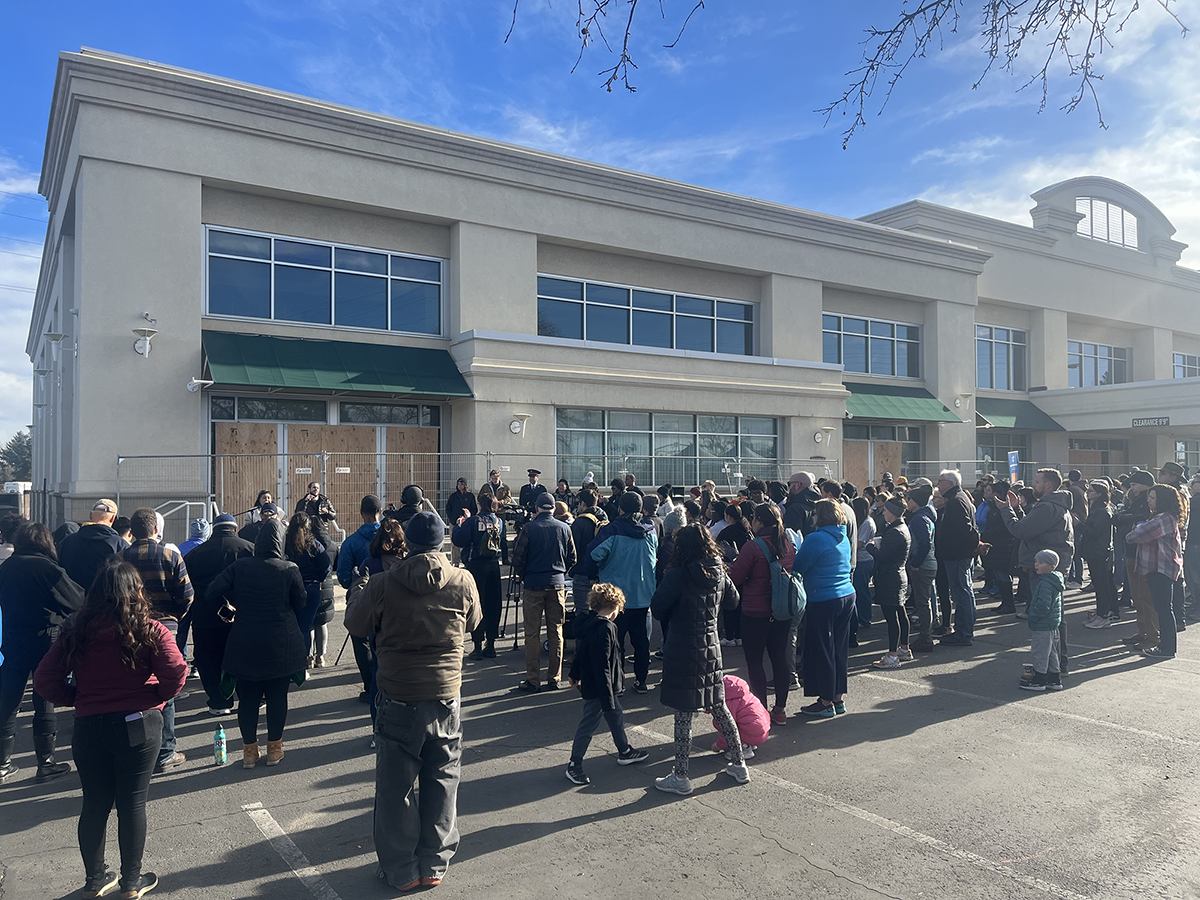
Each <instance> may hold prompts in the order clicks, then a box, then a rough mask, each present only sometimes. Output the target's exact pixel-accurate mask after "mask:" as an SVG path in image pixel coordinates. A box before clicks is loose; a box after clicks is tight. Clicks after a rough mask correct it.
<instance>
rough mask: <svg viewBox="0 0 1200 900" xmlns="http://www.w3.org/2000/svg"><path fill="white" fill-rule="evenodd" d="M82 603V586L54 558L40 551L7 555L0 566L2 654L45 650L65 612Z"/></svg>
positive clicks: (63, 620) (20, 653)
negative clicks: (2, 623) (2, 618)
mask: <svg viewBox="0 0 1200 900" xmlns="http://www.w3.org/2000/svg"><path fill="white" fill-rule="evenodd" d="M81 606H83V588H81V587H80V586H79V585H77V584H76V583H75V582H74V581H72V580H71V579H70V578H69V577H68V576H67V573H66V572H65V571H64V570H63V569H62V567H61V566H59V565H58V563H56V562H55V561H54V560H52V559H51V558H50V557H48V556H43V555H42V554H41V553H29V554H25V553H22V554H19V555H17V556H10V557H9V558H8V560H7V561H6V562H5V563H4V565H2V566H0V610H3V613H4V637H3V640H4V644H3V646H4V655H5V656H8V657H12V658H13V659H16V658H18V657H19V656H21V655H22V654H23V653H25V652H26V651H28V650H29V649H30V646H27V645H31V644H35V643H36V645H37V646H38V647H39V648H40V650H39V651H38V654H37V655H38V656H39V657H40V656H41V654H42V653H45V652H46V648H47V647H48V646H49V641H50V640H53V638H54V636H55V634H56V633H57V629H58V628H59V626H61V625H62V624H63V622H65V621H66V619H67V616H69V615H71V613H73V612H75V610H77V609H79V607H81Z"/></svg>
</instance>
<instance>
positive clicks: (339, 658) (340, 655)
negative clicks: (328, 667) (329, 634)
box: [333, 631, 350, 668]
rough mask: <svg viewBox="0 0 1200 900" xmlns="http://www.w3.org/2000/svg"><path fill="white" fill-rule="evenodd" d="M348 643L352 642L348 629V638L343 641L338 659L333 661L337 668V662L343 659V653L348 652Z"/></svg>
mask: <svg viewBox="0 0 1200 900" xmlns="http://www.w3.org/2000/svg"><path fill="white" fill-rule="evenodd" d="M348 643H350V632H348V631H347V632H346V639H345V640H344V641H342V649H341V650H339V651H338V655H337V659H335V660H334V661H333V665H334V667H335V668H336V666H337V664H338V663H340V662H341V661H342V654H343V653H345V652H346V645H347V644H348Z"/></svg>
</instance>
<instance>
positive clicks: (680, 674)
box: [650, 559, 741, 712]
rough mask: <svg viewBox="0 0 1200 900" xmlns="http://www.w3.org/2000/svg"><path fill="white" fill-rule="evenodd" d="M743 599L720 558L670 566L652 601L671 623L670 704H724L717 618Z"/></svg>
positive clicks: (666, 693)
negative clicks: (675, 566) (723, 610)
mask: <svg viewBox="0 0 1200 900" xmlns="http://www.w3.org/2000/svg"><path fill="white" fill-rule="evenodd" d="M740 599H741V598H740V597H739V596H738V590H737V588H736V587H734V586H733V582H732V581H730V580H729V575H728V574H726V572H725V567H724V566H723V565H721V561H720V560H718V559H707V560H704V561H703V562H692V563H689V564H688V565H686V566H683V567H680V568H671V569H668V570H667V573H666V575H664V576H663V580H662V584H660V585H659V586H658V590H657V591H655V592H654V597H653V598H652V599H651V601H650V609H651V611H652V612H653V613H654V618H656V619H658V620H659V621H660V622H663V623H664V624H666V623H669V630H668V631H667V640H666V644H665V645H664V647H663V676H662V691H661V696H662V702H663V703H664V704H665V705H667V706H670V707H671V708H673V709H677V710H679V711H681V712H688V711H694V710H701V709H712V707H713V705H714V704H715V703H718V702H721V703H723V702H725V685H724V682H723V681H722V679H723V678H724V676H725V673H724V672H723V671H722V667H721V642H720V639H719V638H718V637H717V616H718V614H719V613H720V611H721V610H722V609H733V608H734V607H736V606H737V605H738V600H740Z"/></svg>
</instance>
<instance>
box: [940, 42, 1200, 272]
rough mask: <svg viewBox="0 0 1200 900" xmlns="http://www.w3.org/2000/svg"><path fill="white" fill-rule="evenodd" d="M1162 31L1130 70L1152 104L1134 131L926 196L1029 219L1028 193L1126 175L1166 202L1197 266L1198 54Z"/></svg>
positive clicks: (1186, 259)
mask: <svg viewBox="0 0 1200 900" xmlns="http://www.w3.org/2000/svg"><path fill="white" fill-rule="evenodd" d="M1159 30H1160V31H1162V29H1161V28H1160V29H1159ZM1156 33H1157V32H1156ZM1162 33H1163V40H1162V41H1161V43H1160V44H1159V45H1158V46H1157V47H1155V48H1152V49H1150V50H1142V51H1141V54H1140V57H1141V58H1143V60H1149V62H1147V63H1145V64H1143V65H1142V66H1141V67H1139V68H1135V69H1130V70H1128V71H1127V77H1129V80H1130V83H1131V84H1132V85H1133V86H1134V87H1135V89H1136V90H1137V91H1139V92H1140V93H1141V94H1142V95H1143V96H1142V97H1141V98H1140V101H1138V100H1135V101H1130V102H1131V104H1133V103H1137V102H1141V103H1144V104H1146V107H1147V108H1150V109H1153V114H1152V115H1151V116H1150V118H1149V120H1148V124H1147V125H1144V126H1143V127H1142V130H1141V133H1140V134H1138V135H1137V136H1136V137H1133V138H1131V139H1129V140H1126V141H1123V142H1117V141H1109V142H1108V143H1107V144H1106V145H1105V146H1101V147H1098V148H1096V149H1088V150H1080V151H1076V152H1073V153H1065V154H1060V155H1056V156H1049V155H1044V154H1042V155H1036V156H1027V157H1025V158H1015V159H1013V160H1012V162H1011V163H1009V164H1008V165H1006V166H1002V167H999V168H996V169H994V170H992V171H989V173H988V175H986V176H985V177H983V178H978V179H975V180H973V181H968V182H966V183H962V184H959V185H949V184H946V183H941V184H934V185H931V186H930V187H929V188H927V189H926V190H924V191H922V192H921V193H920V196H921V198H922V199H925V200H930V201H932V202H935V203H941V204H944V205H946V206H953V207H957V208H959V209H966V210H970V211H972V212H977V213H981V214H983V215H988V216H994V217H995V218H999V219H1006V220H1009V221H1013V222H1018V223H1020V224H1022V225H1028V224H1029V223H1030V222H1029V209H1030V208H1031V207H1032V205H1033V204H1032V201H1030V199H1029V195H1030V194H1031V193H1033V192H1034V191H1036V190H1039V189H1040V188H1043V187H1046V186H1047V185H1051V184H1055V183H1056V182H1059V181H1062V180H1064V179H1066V178H1073V177H1076V176H1078V175H1103V176H1105V177H1108V178H1114V179H1116V180H1117V181H1121V182H1124V183H1125V184H1127V185H1129V186H1130V187H1132V188H1133V189H1134V190H1136V191H1139V192H1140V193H1142V194H1144V195H1145V196H1146V197H1147V199H1149V200H1150V202H1151V203H1153V204H1154V205H1155V206H1157V207H1158V208H1159V209H1161V210H1162V211H1163V213H1164V215H1166V217H1167V218H1168V219H1170V220H1171V222H1172V223H1173V224H1174V225H1175V227H1176V229H1177V230H1176V233H1175V239H1176V240H1179V241H1183V242H1184V243H1187V244H1191V245H1192V246H1191V248H1190V249H1189V250H1186V251H1184V255H1183V258H1182V259H1181V260H1180V262H1181V263H1182V264H1183V265H1186V266H1192V267H1200V129H1198V128H1197V125H1200V107H1198V106H1197V104H1196V102H1195V85H1196V84H1198V83H1200V56H1197V55H1196V54H1194V53H1193V52H1191V51H1192V50H1193V48H1192V47H1191V44H1190V43H1186V42H1184V41H1180V40H1179V39H1178V37H1177V36H1176V35H1177V32H1176V35H1170V33H1169V32H1165V31H1163V32H1162ZM1135 37H1137V36H1135ZM1009 155H1011V151H1010V152H1009Z"/></svg>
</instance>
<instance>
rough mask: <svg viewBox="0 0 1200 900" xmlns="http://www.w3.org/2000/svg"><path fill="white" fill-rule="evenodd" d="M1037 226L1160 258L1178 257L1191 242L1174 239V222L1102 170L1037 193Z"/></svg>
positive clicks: (1035, 209) (1164, 259)
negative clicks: (1105, 176) (1185, 242)
mask: <svg viewBox="0 0 1200 900" xmlns="http://www.w3.org/2000/svg"><path fill="white" fill-rule="evenodd" d="M1032 198H1033V200H1034V202H1036V203H1037V206H1035V207H1034V208H1033V209H1032V210H1031V211H1030V215H1031V216H1032V217H1033V227H1034V228H1036V229H1038V230H1039V231H1045V232H1050V233H1055V232H1057V233H1058V234H1060V235H1063V234H1070V235H1074V236H1077V237H1079V238H1082V239H1085V240H1096V241H1101V242H1103V243H1106V244H1111V245H1115V246H1118V247H1125V248H1128V249H1131V250H1137V251H1139V252H1141V253H1145V254H1147V255H1149V256H1151V257H1153V258H1154V259H1155V260H1156V261H1158V260H1163V261H1165V262H1168V263H1175V262H1178V260H1179V257H1180V255H1181V254H1182V253H1183V251H1184V250H1185V249H1186V248H1187V244H1182V243H1180V242H1179V241H1176V240H1172V235H1174V234H1175V226H1174V225H1172V224H1171V221H1170V220H1169V219H1168V218H1167V217H1166V216H1165V215H1163V213H1162V210H1160V209H1159V208H1158V207H1157V206H1155V205H1154V204H1153V203H1151V202H1150V201H1149V200H1147V199H1146V198H1145V197H1144V196H1143V195H1142V194H1140V193H1138V192H1137V191H1135V190H1134V189H1133V188H1131V187H1130V186H1129V185H1127V184H1122V183H1121V182H1119V181H1114V180H1113V179H1111V178H1104V177H1102V176H1100V175H1084V176H1081V177H1079V178H1068V179H1067V180H1066V181H1060V182H1058V184H1052V185H1050V186H1049V187H1045V188H1042V189H1041V190H1040V191H1037V192H1036V193H1035V194H1033V195H1032Z"/></svg>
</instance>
